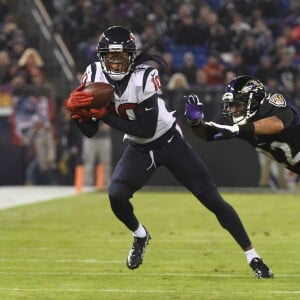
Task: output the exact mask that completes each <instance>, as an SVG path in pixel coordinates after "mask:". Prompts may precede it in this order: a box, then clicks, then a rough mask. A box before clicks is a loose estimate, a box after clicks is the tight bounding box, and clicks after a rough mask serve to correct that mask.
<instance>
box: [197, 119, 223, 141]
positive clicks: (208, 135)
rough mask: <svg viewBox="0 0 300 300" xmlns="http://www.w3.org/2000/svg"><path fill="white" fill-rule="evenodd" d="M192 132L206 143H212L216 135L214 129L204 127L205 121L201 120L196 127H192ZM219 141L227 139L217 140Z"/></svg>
mask: <svg viewBox="0 0 300 300" xmlns="http://www.w3.org/2000/svg"><path fill="white" fill-rule="evenodd" d="M192 129H193V132H194V134H195V135H197V136H198V137H199V138H200V139H202V140H205V141H207V142H211V141H214V135H216V134H217V133H218V131H217V130H215V129H214V128H212V127H210V126H207V125H205V121H204V120H202V121H201V122H200V124H199V125H198V126H194V127H192ZM219 139H227V138H225V137H224V138H219Z"/></svg>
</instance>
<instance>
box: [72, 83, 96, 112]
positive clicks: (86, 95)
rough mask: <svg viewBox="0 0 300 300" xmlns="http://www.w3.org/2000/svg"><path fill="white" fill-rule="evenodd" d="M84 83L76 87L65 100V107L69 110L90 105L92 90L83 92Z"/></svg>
mask: <svg viewBox="0 0 300 300" xmlns="http://www.w3.org/2000/svg"><path fill="white" fill-rule="evenodd" d="M84 88H85V85H84V84H82V85H80V86H79V87H78V88H76V89H75V90H74V91H73V92H72V93H71V94H70V96H69V98H68V99H67V101H66V109H67V110H69V111H71V112H72V111H76V110H78V109H80V108H83V107H87V106H89V105H91V103H92V101H93V99H94V97H93V93H92V92H88V91H86V92H83V91H82V90H83V89H84Z"/></svg>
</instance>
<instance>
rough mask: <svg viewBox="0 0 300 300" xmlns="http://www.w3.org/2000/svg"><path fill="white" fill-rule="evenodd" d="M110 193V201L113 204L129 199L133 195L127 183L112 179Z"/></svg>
mask: <svg viewBox="0 0 300 300" xmlns="http://www.w3.org/2000/svg"><path fill="white" fill-rule="evenodd" d="M108 195H109V200H110V203H111V205H112V206H113V205H114V204H117V203H120V202H123V201H128V200H129V199H130V198H131V196H132V192H131V190H130V188H129V187H128V186H127V185H126V184H124V183H121V182H116V181H112V182H111V183H110V186H109V188H108Z"/></svg>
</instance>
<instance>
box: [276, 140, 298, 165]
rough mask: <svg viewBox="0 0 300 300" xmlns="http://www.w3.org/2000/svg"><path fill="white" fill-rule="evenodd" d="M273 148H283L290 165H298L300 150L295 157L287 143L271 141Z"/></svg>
mask: <svg viewBox="0 0 300 300" xmlns="http://www.w3.org/2000/svg"><path fill="white" fill-rule="evenodd" d="M271 148H272V150H274V149H276V148H277V149H281V150H282V151H283V153H284V155H285V158H286V161H287V162H288V163H289V165H290V166H294V165H296V164H297V163H298V162H299V161H300V152H298V153H297V154H296V155H295V156H294V157H292V151H291V148H290V146H289V145H288V144H287V143H280V142H273V143H271Z"/></svg>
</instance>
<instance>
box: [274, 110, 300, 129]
mask: <svg viewBox="0 0 300 300" xmlns="http://www.w3.org/2000/svg"><path fill="white" fill-rule="evenodd" d="M275 116H276V117H278V118H279V119H280V120H281V121H282V123H283V124H284V128H287V127H290V126H292V125H295V124H296V123H297V121H298V116H297V113H296V112H295V111H294V110H293V109H291V108H290V107H286V108H285V109H281V110H278V112H277V113H276V114H275Z"/></svg>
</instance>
